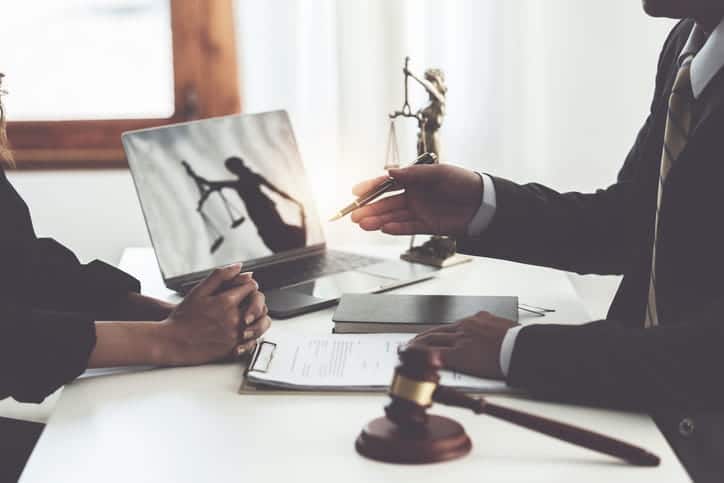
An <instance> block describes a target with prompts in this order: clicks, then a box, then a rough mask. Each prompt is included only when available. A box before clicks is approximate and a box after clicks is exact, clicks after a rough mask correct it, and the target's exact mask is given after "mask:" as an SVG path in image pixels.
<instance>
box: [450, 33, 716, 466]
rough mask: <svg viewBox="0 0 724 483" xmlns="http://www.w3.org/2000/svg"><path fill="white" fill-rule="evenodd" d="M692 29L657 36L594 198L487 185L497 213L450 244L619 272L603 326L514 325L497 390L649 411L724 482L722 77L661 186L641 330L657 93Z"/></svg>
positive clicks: (661, 100) (660, 108)
mask: <svg viewBox="0 0 724 483" xmlns="http://www.w3.org/2000/svg"><path fill="white" fill-rule="evenodd" d="M693 27H694V22H693V21H692V20H684V21H682V22H680V23H679V24H678V25H677V26H676V27H675V28H674V29H673V30H672V32H671V34H670V35H669V37H668V39H667V40H666V43H665V45H664V47H663V51H662V53H661V56H660V58H659V63H658V73H657V75H656V88H655V92H654V98H653V102H652V103H651V109H650V113H649V115H648V119H647V120H646V122H645V124H644V126H643V128H642V129H641V131H640V133H639V134H638V137H637V139H636V142H635V144H634V146H633V148H632V149H631V152H630V153H629V155H628V157H627V158H626V160H625V162H624V165H623V167H622V169H621V171H620V173H619V175H618V179H617V181H616V183H614V184H613V185H611V186H609V187H608V188H606V189H602V190H599V191H597V192H596V193H588V194H583V193H558V192H556V191H554V190H551V189H549V188H547V187H545V186H541V185H539V184H525V185H519V184H516V183H513V182H511V181H508V180H505V179H501V178H495V177H494V178H493V182H494V183H495V189H496V194H497V206H498V207H497V211H496V213H495V216H494V218H493V220H492V222H491V224H490V226H489V228H488V229H487V230H486V231H485V232H484V234H483V235H482V236H481V237H480V238H478V239H465V240H460V241H459V248H460V250H461V251H463V252H467V253H472V254H476V255H482V256H488V257H496V258H503V259H508V260H514V261H519V262H524V263H531V264H537V265H544V266H548V267H554V268H558V269H562V270H568V271H575V272H578V273H585V274H590V273H595V274H617V275H623V280H622V282H621V285H620V287H619V289H618V292H617V294H616V297H615V299H614V300H613V303H612V304H611V308H610V310H609V313H608V316H607V320H604V321H598V322H593V323H589V324H586V325H583V326H556V325H536V326H531V327H528V328H525V329H523V330H522V331H521V332H520V333H519V334H518V337H517V339H516V344H515V348H514V351H513V354H512V359H511V365H510V368H509V374H508V376H509V378H508V383H509V384H510V385H512V386H516V387H520V388H523V389H525V390H527V391H529V392H531V393H533V394H538V395H541V396H545V397H554V398H556V399H566V400H577V401H581V400H583V401H590V402H596V403H603V404H608V405H616V406H625V407H635V408H638V409H642V408H643V409H646V410H648V411H651V412H653V413H654V414H655V415H656V417H657V422H659V424H660V427H661V428H662V429H663V430H664V432H665V434H666V435H667V437H668V438H669V440H670V442H672V445H673V446H674V448H675V449H676V450H677V452H678V453H679V455H680V456H682V458H683V459H684V462H685V464H686V465H687V468H688V469H689V470H690V472H691V473H692V474H693V475H695V477H696V478H698V479H702V480H704V479H705V478H706V476H705V475H706V474H709V473H712V474H716V473H718V475H724V471H721V470H722V468H724V463H719V462H714V461H709V460H710V459H711V458H708V457H707V456H712V457H713V456H716V459H717V460H719V459H724V458H721V457H720V455H722V454H724V417H721V416H722V411H723V410H724V384H721V379H719V377H720V376H721V371H722V369H724V219H723V218H722V215H721V209H722V207H724V188H723V187H724V71H722V72H719V74H718V75H717V76H716V77H715V78H714V79H713V80H712V81H711V83H710V84H709V85H708V86H707V88H706V90H705V91H704V92H703V93H702V95H701V96H700V98H699V99H698V100H697V106H696V109H695V110H696V118H695V120H694V126H695V127H694V128H693V131H692V134H691V136H690V138H689V142H688V145H687V146H686V148H685V150H684V152H683V153H682V154H681V157H680V158H679V160H678V161H677V162H676V163H675V164H674V166H673V167H672V169H671V171H670V172H669V174H668V176H667V178H666V183H665V187H664V191H663V198H662V202H661V208H660V216H659V227H658V229H659V235H658V239H657V256H656V280H657V289H656V295H657V299H658V304H659V306H658V310H659V322H660V326H658V327H655V328H651V329H645V328H644V327H643V321H644V312H645V309H646V304H647V294H648V286H649V277H650V273H651V260H652V247H653V239H654V224H655V211H656V200H657V189H658V178H659V169H660V162H661V153H662V149H663V141H664V129H665V125H666V118H667V109H668V98H669V94H670V93H671V89H672V85H673V83H674V79H675V77H676V74H677V71H678V68H679V64H678V56H679V53H680V51H681V50H682V49H683V47H684V45H685V43H686V41H687V39H688V37H689V34H690V32H691V30H692V28H693ZM605 95H608V94H605ZM717 453H718V454H717ZM704 460H706V461H704ZM692 461H694V462H693V463H692ZM697 468H699V469H697ZM702 475H704V476H702ZM720 477H721V476H720Z"/></svg>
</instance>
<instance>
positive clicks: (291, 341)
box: [247, 334, 509, 392]
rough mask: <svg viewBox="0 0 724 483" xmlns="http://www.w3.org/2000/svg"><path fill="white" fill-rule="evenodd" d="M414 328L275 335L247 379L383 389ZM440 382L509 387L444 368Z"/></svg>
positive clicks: (303, 386)
mask: <svg viewBox="0 0 724 483" xmlns="http://www.w3.org/2000/svg"><path fill="white" fill-rule="evenodd" d="M413 336H414V335H412V334H355V335H339V334H337V335H334V334H330V335H326V336H308V335H302V334H299V335H289V334H284V335H275V336H273V337H269V338H266V339H265V340H264V341H263V342H262V343H260V344H259V346H258V347H257V350H256V353H255V354H254V358H253V359H252V365H251V367H250V368H249V371H248V374H247V380H248V381H249V382H251V383H253V384H256V385H262V386H269V387H276V388H285V389H299V390H322V391H323V390H331V391H383V390H386V389H387V388H388V387H389V386H390V382H392V375H393V373H394V369H395V366H396V365H397V364H398V362H399V359H398V357H397V348H398V347H399V346H400V345H401V344H404V343H406V342H407V341H409V340H410V339H411V338H412V337H413ZM440 382H441V384H444V385H447V386H451V387H455V388H458V389H462V390H465V391H469V392H506V391H509V389H508V387H507V386H506V384H505V383H504V382H502V381H494V380H488V379H479V378H475V377H471V376H466V375H463V374H457V373H453V372H446V371H443V372H441V381H440Z"/></svg>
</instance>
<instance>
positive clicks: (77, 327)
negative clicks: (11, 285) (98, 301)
mask: <svg viewBox="0 0 724 483" xmlns="http://www.w3.org/2000/svg"><path fill="white" fill-rule="evenodd" d="M95 342H96V335H95V325H94V323H93V319H92V317H91V316H89V315H84V314H72V313H58V312H50V311H42V310H34V309H30V308H21V307H12V306H7V305H5V306H0V399H3V398H5V397H8V396H11V397H13V398H15V399H17V400H18V401H23V402H41V401H42V400H43V399H44V398H45V397H46V396H48V395H49V394H52V393H53V392H54V391H55V390H56V389H58V388H59V387H61V386H62V385H64V384H66V383H68V382H70V381H72V380H73V379H75V378H76V377H78V376H79V375H80V374H81V373H83V371H84V370H85V368H86V367H87V365H88V359H89V357H90V354H91V351H92V350H93V347H94V346H95Z"/></svg>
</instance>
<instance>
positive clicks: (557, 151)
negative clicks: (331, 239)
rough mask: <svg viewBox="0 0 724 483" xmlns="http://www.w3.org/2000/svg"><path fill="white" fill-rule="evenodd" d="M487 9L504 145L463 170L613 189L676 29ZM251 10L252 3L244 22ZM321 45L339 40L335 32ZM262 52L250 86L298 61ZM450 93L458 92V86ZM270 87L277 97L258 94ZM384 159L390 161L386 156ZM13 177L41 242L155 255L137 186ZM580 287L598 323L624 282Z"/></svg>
mask: <svg viewBox="0 0 724 483" xmlns="http://www.w3.org/2000/svg"><path fill="white" fill-rule="evenodd" d="M488 3H490V4H491V8H490V9H489V11H490V12H493V13H495V15H498V17H496V19H497V20H496V22H494V24H493V25H492V26H491V27H490V28H492V29H493V30H492V33H493V35H491V39H492V40H491V41H496V42H497V41H500V45H499V46H497V47H496V48H495V49H494V50H495V51H496V53H497V54H496V55H494V56H492V58H494V59H497V60H496V63H498V65H493V66H488V67H490V68H492V69H493V75H494V76H499V77H498V82H494V83H490V84H487V83H481V85H480V86H475V85H469V86H468V88H469V89H485V90H484V91H483V94H482V95H484V96H491V98H495V99H497V101H498V102H497V103H496V104H495V105H494V107H492V108H491V111H490V114H489V116H490V117H491V118H492V121H491V123H495V122H496V119H499V123H500V127H499V132H500V134H499V137H497V138H496V139H495V140H494V142H490V141H489V140H488V141H486V143H485V144H484V145H483V147H482V148H481V147H480V146H481V145H480V144H479V143H477V142H478V141H479V140H478V139H477V138H476V137H474V136H470V138H469V139H468V141H467V142H468V143H469V144H465V140H464V139H463V140H460V139H458V138H457V137H456V138H455V139H456V141H457V142H459V143H463V145H462V146H460V147H459V148H458V149H459V152H461V153H464V154H465V155H466V158H465V159H464V164H466V165H468V166H473V167H476V168H477V169H481V170H494V171H495V172H496V173H500V174H502V175H505V176H509V177H511V178H513V179H516V180H520V181H522V180H533V179H534V180H539V181H542V182H544V183H547V184H550V185H552V186H553V187H556V188H559V189H573V188H576V189H583V190H591V189H595V188H596V187H600V186H603V185H607V184H609V183H610V182H612V181H613V179H614V177H615V173H616V172H617V170H618V168H619V167H620V164H621V162H622V160H623V158H624V156H625V154H626V152H627V151H628V148H629V147H630V145H631V143H632V142H633V139H634V136H635V134H636V132H637V130H638V127H639V126H640V125H641V123H642V122H643V119H644V117H645V114H646V112H647V109H648V104H649V102H650V96H651V93H652V90H653V79H654V73H655V68H656V59H657V55H658V51H659V49H660V47H661V44H662V42H663V40H664V37H665V35H666V32H667V31H668V29H669V28H670V26H671V22H670V21H662V20H655V19H650V18H648V17H646V16H645V15H644V14H643V13H642V11H641V7H640V4H639V2H636V1H633V0H609V1H606V2H581V1H580V0H516V1H515V2H510V1H507V2H506V1H504V0H497V1H496V0H491V1H490V2H488ZM251 5H252V3H249V2H242V7H244V8H242V11H247V10H248V9H249V8H251ZM463 13H465V12H463ZM343 20H344V19H343ZM480 23H481V25H482V26H483V27H484V28H488V27H485V26H487V25H490V22H489V21H486V22H483V21H482V20H481V22H480ZM483 27H481V28H483ZM370 28H372V27H370ZM366 31H367V29H365V28H360V26H359V25H358V26H357V28H356V29H354V31H352V32H351V33H349V34H348V37H347V38H346V40H345V42H349V40H350V39H349V35H356V36H358V37H359V38H358V39H357V40H358V41H359V42H363V41H364V40H365V39H364V36H365V32H366ZM355 32H356V33H355ZM464 33H465V32H464V31H463V32H462V34H464ZM317 35H320V36H322V37H323V38H326V39H329V40H330V41H334V40H335V37H334V35H332V34H331V33H330V32H325V31H321V32H318V33H317ZM240 37H241V38H242V39H253V38H254V36H253V35H247V36H244V35H243V34H242V35H240ZM272 37H273V36H272ZM300 38H303V36H302V37H300ZM263 44H264V45H255V44H254V42H253V41H252V40H247V41H245V42H243V44H242V46H241V49H240V50H243V49H246V52H247V55H246V56H244V57H243V58H244V60H245V62H247V64H244V65H245V69H246V75H250V73H249V68H250V66H249V65H248V61H249V60H250V59H259V60H258V61H255V62H262V61H264V59H265V58H266V61H267V62H275V61H276V60H277V58H278V59H279V61H280V62H282V61H283V62H292V60H291V59H289V55H288V54H289V53H288V52H283V51H280V52H278V53H277V54H275V55H270V54H269V52H270V48H271V47H270V45H269V44H268V43H263ZM273 45H274V44H271V46H272V47H273ZM343 47H344V46H342V45H340V46H339V47H338V50H339V49H342V48H343ZM257 49H260V50H257ZM280 50H281V49H280ZM501 52H502V55H500V54H501ZM342 54H343V53H342ZM342 54H340V55H342ZM329 61H330V62H334V59H330V60H329ZM479 62H481V63H484V62H486V59H485V58H480V59H479ZM348 64H350V63H349V62H348ZM251 67H252V68H253V66H251ZM351 67H353V63H352V64H351ZM351 67H350V68H351ZM448 69H449V68H448ZM298 72H301V73H302V74H300V75H301V76H302V77H301V78H295V79H287V81H286V82H293V83H303V84H304V85H305V86H307V89H308V91H309V92H311V93H313V95H314V98H315V99H318V100H319V102H322V103H324V101H325V96H329V95H332V94H333V92H330V89H332V87H330V82H328V81H327V80H325V79H318V78H316V77H315V76H316V75H317V73H316V72H313V71H309V70H307V71H305V70H304V69H302V70H301V71H298ZM244 74H245V72H242V79H243V78H244ZM348 75H350V76H352V75H354V73H353V72H350V73H349V74H348ZM282 81H283V79H282ZM286 85H287V84H285V83H284V82H280V79H279V78H276V80H274V81H271V79H270V82H266V83H263V84H260V83H258V82H256V83H254V84H253V86H246V87H247V89H246V94H247V95H252V93H254V94H255V95H256V98H262V97H263V102H261V103H259V102H253V100H251V99H250V100H249V101H250V102H248V103H247V105H252V106H258V107H259V108H264V107H266V106H267V105H268V106H269V107H280V106H284V105H287V104H290V105H299V104H305V103H306V104H309V103H310V102H311V101H310V100H309V99H301V100H300V99H292V98H289V91H288V90H287V89H286ZM373 87H374V86H372V88H373ZM449 87H450V89H451V90H452V89H456V86H455V85H450V86H449ZM263 88H266V89H268V91H267V92H266V93H263V92H260V91H259V89H263ZM262 94H264V95H263V96H262ZM470 109H472V110H475V109H476V107H475V106H471V107H470ZM385 116H386V110H383V111H381V112H379V118H380V122H381V123H384V122H385V121H384V119H385ZM295 122H296V124H300V122H304V119H295ZM314 122H315V123H316V124H317V126H316V128H315V129H308V126H303V127H302V128H298V129H297V130H298V134H299V136H300V138H301V139H300V144H301V146H302V149H303V150H304V149H305V147H306V148H307V150H308V151H312V152H313V151H315V149H316V148H315V147H316V146H317V145H318V144H320V143H322V142H338V141H339V140H338V139H336V138H333V139H328V140H325V139H319V137H320V133H324V129H326V127H325V126H327V124H325V123H324V122H321V121H319V120H315V121H314ZM330 137H331V136H330ZM476 143H477V144H476ZM342 149H343V147H342ZM379 152H380V153H382V152H384V145H381V146H379ZM303 156H304V157H308V153H305V152H303ZM471 158H472V159H471ZM309 164H310V166H311V168H312V171H313V173H312V174H313V176H314V175H315V174H316V175H320V176H321V175H322V173H321V171H323V170H325V166H324V165H320V164H319V163H309ZM10 178H11V180H12V181H13V183H14V184H15V185H16V187H17V189H18V191H20V193H21V194H22V195H23V197H24V198H25V199H26V200H27V201H28V203H29V204H30V206H31V209H32V213H33V216H34V219H35V223H36V227H37V230H38V232H39V233H40V234H41V235H52V236H54V237H56V238H58V239H59V240H61V241H63V242H64V243H66V244H67V245H69V246H70V247H71V248H73V249H74V250H75V251H76V252H77V253H78V254H79V256H80V257H81V258H82V259H84V260H89V259H92V258H102V259H105V260H108V261H110V262H115V261H117V260H118V257H119V256H120V253H121V251H122V249H123V248H124V247H126V246H131V245H135V246H138V245H147V244H148V239H147V235H146V231H145V226H144V223H143V218H142V216H141V214H140V211H139V206H138V203H137V201H136V197H135V192H134V188H133V183H132V182H131V179H130V176H129V175H128V173H127V172H126V171H124V170H110V171H92V170H91V171H62V172H55V171H42V172H15V173H12V174H11V176H10ZM343 231H344V230H343ZM335 236H339V237H344V236H346V235H345V234H344V233H340V234H337V235H335ZM574 281H575V283H576V285H577V287H578V288H579V289H580V290H581V292H582V293H583V294H584V295H587V296H590V297H591V308H592V311H593V312H594V313H595V314H596V315H598V314H600V313H601V312H602V311H603V308H604V307H605V306H606V305H607V303H608V297H609V293H610V288H611V286H612V284H613V283H614V282H612V281H604V282H602V285H601V282H597V281H595V282H591V281H590V280H588V279H585V278H582V277H574Z"/></svg>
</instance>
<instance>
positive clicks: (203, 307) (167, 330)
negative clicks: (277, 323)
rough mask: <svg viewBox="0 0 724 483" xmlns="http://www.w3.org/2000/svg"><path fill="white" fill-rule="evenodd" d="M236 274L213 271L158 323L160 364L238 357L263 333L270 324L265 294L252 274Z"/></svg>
mask: <svg viewBox="0 0 724 483" xmlns="http://www.w3.org/2000/svg"><path fill="white" fill-rule="evenodd" d="M239 270H240V266H239V265H232V266H229V267H224V268H220V269H217V270H215V271H214V272H213V273H212V274H211V275H210V276H209V277H208V278H206V280H204V281H203V282H201V283H200V284H199V285H197V286H196V287H195V288H194V289H193V290H191V292H189V294H188V295H187V296H186V298H185V299H184V300H183V302H181V303H180V304H179V305H178V306H176V308H175V309H174V310H173V311H172V312H171V314H170V315H169V317H168V318H167V319H166V320H165V321H164V322H162V324H163V325H164V328H163V332H164V337H163V339H164V343H162V349H161V362H162V363H163V364H169V365H194V364H203V363H207V362H212V361H218V360H221V359H225V358H228V357H229V356H230V355H240V354H242V353H244V352H246V351H248V350H250V349H251V348H253V347H254V344H255V343H256V342H255V341H256V339H257V338H258V337H260V336H261V335H262V334H263V333H264V332H266V331H267V329H268V328H269V326H270V325H271V321H270V319H269V317H268V316H267V308H266V304H265V302H264V295H263V294H261V293H260V292H259V285H258V284H257V283H256V281H254V280H253V279H251V274H239ZM230 285H231V287H230V288H228V287H229V286H230Z"/></svg>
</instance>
